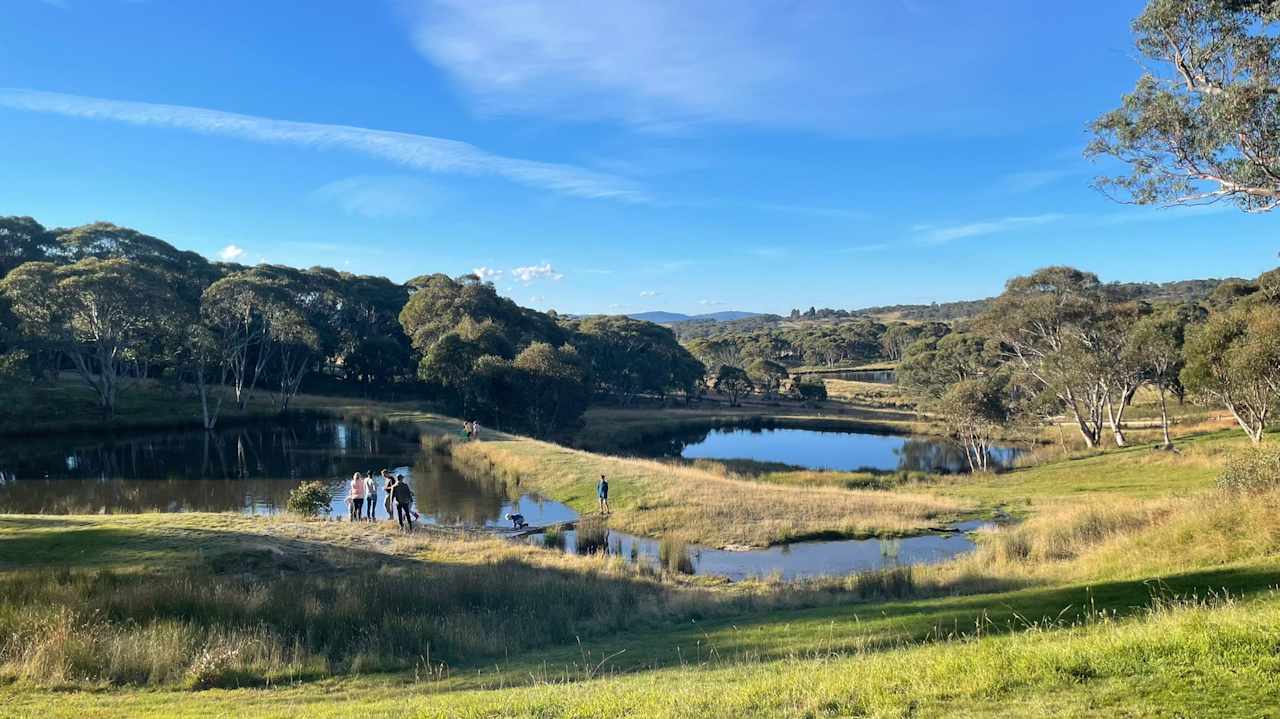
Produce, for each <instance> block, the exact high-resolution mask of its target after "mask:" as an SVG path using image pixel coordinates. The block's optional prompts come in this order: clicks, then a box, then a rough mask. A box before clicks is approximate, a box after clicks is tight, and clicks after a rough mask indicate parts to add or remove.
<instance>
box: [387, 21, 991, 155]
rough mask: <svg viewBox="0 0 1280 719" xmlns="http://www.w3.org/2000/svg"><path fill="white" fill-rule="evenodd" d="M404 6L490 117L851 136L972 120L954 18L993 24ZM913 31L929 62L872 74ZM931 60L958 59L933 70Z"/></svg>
mask: <svg viewBox="0 0 1280 719" xmlns="http://www.w3.org/2000/svg"><path fill="white" fill-rule="evenodd" d="M401 5H402V6H403V7H404V8H406V17H407V19H408V28H407V29H408V32H409V33H410V35H411V38H412V41H413V42H414V44H415V46H416V47H417V49H418V50H419V52H420V53H421V54H422V55H423V56H424V57H425V58H427V59H428V60H429V61H430V62H432V63H433V64H435V65H436V66H438V67H440V68H443V69H444V70H445V71H446V72H448V73H450V74H451V75H453V76H454V78H456V80H457V81H458V83H459V85H460V86H461V87H462V88H463V89H464V90H465V91H466V92H467V93H468V94H469V95H470V96H471V97H472V98H473V99H474V101H475V103H476V105H477V106H478V107H479V108H480V109H482V110H484V111H487V112H507V113H530V112H533V113H542V114H549V115H555V116H559V117H562V118H570V119H574V120H577V121H594V120H598V119H601V118H607V119H616V120H621V121H623V122H627V123H630V124H632V125H634V126H638V127H642V128H649V129H657V130H664V131H672V130H678V129H682V128H684V127H686V126H688V125H690V124H693V123H704V122H717V123H719V122H731V123H746V124H753V125H769V126H801V127H819V128H824V129H833V130H837V131H840V132H850V131H855V132H856V131H859V130H864V129H867V128H868V127H871V126H874V128H875V130H876V131H878V132H883V131H889V132H901V131H902V130H903V128H904V126H906V125H909V124H914V125H916V126H920V125H925V124H928V125H931V126H932V127H935V128H953V127H954V125H955V122H956V121H957V120H958V119H959V116H960V115H962V114H964V113H968V114H973V113H974V112H975V111H974V110H973V101H972V96H971V95H970V94H969V93H967V92H965V91H964V89H963V88H962V87H957V86H958V85H961V83H958V82H954V81H953V80H955V79H957V78H964V77H967V76H970V75H967V74H966V72H967V71H968V72H971V71H972V70H971V68H972V65H973V64H974V63H975V62H978V61H979V60H980V54H979V53H976V52H975V51H974V50H973V48H972V47H966V43H967V42H968V41H967V39H965V37H964V35H963V33H955V32H954V28H955V22H956V21H957V20H958V19H965V20H968V21H971V22H974V23H975V26H980V25H981V23H982V22H984V19H985V18H986V17H990V16H991V15H992V12H991V11H990V10H986V9H983V8H974V7H972V5H966V6H965V12H966V13H968V15H958V14H957V13H956V12H955V10H954V9H948V10H947V11H946V12H940V13H930V14H929V16H928V17H925V18H924V19H923V20H922V19H921V16H920V15H918V12H919V9H920V7H921V5H920V4H919V3H915V2H911V3H901V4H900V3H849V2H841V1H840V0H814V1H813V2H806V3H800V4H796V3H791V2H747V3H744V2H739V1H737V0H700V1H699V2H686V1H685V0H616V1H614V2H609V3H603V4H602V3H597V2H594V1H593V0H498V1H492V2H478V1H477V0H401ZM904 27H910V28H911V31H912V32H911V34H910V35H909V37H910V42H911V43H912V44H913V45H914V46H915V48H917V50H918V52H925V53H927V55H926V56H925V59H923V60H921V61H919V62H914V63H897V64H895V66H894V72H892V73H884V72H879V71H877V70H876V68H878V67H880V66H881V64H882V63H883V58H884V57H885V56H887V55H890V54H893V53H894V52H896V51H898V49H899V48H897V47H896V46H895V44H894V43H895V41H900V40H901V39H902V38H903V30H902V28H904ZM920 48H926V49H920ZM935 57H936V58H939V59H941V58H946V60H947V64H946V65H945V66H941V65H940V64H939V63H935V62H932V61H929V60H930V59H932V58H935ZM918 59H919V58H918ZM837 77H838V78H839V81H838V82H837V81H833V78H837ZM904 88H911V92H906V91H904ZM876 98H893V100H895V101H896V102H895V103H893V104H889V103H884V102H880V103H877V102H876V101H875V99H876ZM923 98H928V100H927V103H928V104H927V105H926V104H925V101H924V100H923ZM926 109H928V110H930V111H929V112H924V111H923V110H926ZM895 110H896V111H897V112H891V111H895ZM970 119H973V118H970Z"/></svg>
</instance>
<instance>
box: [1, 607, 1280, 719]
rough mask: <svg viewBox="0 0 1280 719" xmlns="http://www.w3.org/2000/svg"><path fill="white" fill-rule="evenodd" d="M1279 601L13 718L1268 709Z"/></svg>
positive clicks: (39, 694) (93, 704) (45, 698)
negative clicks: (523, 683) (833, 649)
mask: <svg viewBox="0 0 1280 719" xmlns="http://www.w3.org/2000/svg"><path fill="white" fill-rule="evenodd" d="M1278 640H1280V601H1277V600H1275V599H1267V600H1264V601H1260V602H1256V603H1249V604H1245V605H1239V606H1233V607H1227V608H1215V609H1210V608H1196V607H1188V608H1182V609H1168V610H1162V611H1156V612H1153V613H1151V614H1150V616H1148V617H1145V618H1143V619H1141V620H1138V621H1132V622H1114V621H1108V620H1100V621H1095V622H1092V623H1089V624H1085V625H1082V626H1079V627H1074V628H1064V629H1048V630H1038V631H1033V632H1030V633H1028V634H1020V635H1016V636H1012V637H994V638H986V639H982V640H980V641H976V642H963V643H959V644H950V643H947V644H934V645H925V646H919V647H913V648H908V649H904V650H899V651H892V652H869V653H865V654H859V655H855V656H845V657H841V656H835V657H831V658H795V659H790V660H781V661H777V662H768V663H763V664H749V665H717V664H715V663H709V664H700V663H690V664H687V665H686V666H684V667H679V668H671V669H665V670H660V671H654V672H649V673H643V674H634V675H628V676H620V677H608V678H604V679H595V680H588V681H581V682H577V683H571V684H560V683H553V684H540V685H533V686H527V687H516V688H507V689H504V690H501V691H493V690H472V691H463V692H447V691H446V692H442V691H440V690H439V689H438V688H437V687H435V686H433V685H432V684H430V683H425V684H414V683H411V682H410V681H408V680H403V679H386V678H369V679H347V680H336V681H330V682H325V683H323V684H321V685H319V686H315V685H305V686H298V687H292V688H286V689H279V690H270V691H252V690H249V691H246V690H237V691H213V692H204V693H199V694H184V693H178V692H108V693H93V694H86V693H76V694H65V693H57V694H50V693H46V692H44V691H27V692H24V691H12V690H9V691H6V690H0V696H3V695H4V694H5V693H8V694H9V695H10V696H8V697H6V698H7V699H8V701H7V702H6V709H7V711H8V712H10V713H11V714H12V715H14V716H42V717H47V716H81V717H92V716H115V715H119V714H120V713H123V712H127V713H129V714H130V715H136V716H211V715H237V716H307V717H325V716H351V715H361V716H405V715H413V716H441V717H445V716H448V717H472V716H475V717H480V716H483V717H499V716H501V717H510V716H540V717H553V716H566V717H568V716H577V717H586V716H590V717H613V716H619V717H621V716H645V717H668V716H669V717H723V716H735V715H746V716H758V715H771V716H773V715H776V716H797V717H800V716H803V717H813V716H851V715H856V716H1002V717H1003V716H1050V715H1052V716H1138V717H1156V716H1210V715H1219V716H1268V715H1269V712H1271V711H1273V710H1274V707H1275V706H1276V705H1277V703H1278V702H1280V682H1277V681H1276V680H1277V678H1278V677H1277V674H1280V666H1278V664H1280V662H1278V661H1277V658H1276V656H1275V654H1274V651H1273V647H1274V646H1275V643H1276V642H1277V641H1278Z"/></svg>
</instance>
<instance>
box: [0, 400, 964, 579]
mask: <svg viewBox="0 0 1280 719" xmlns="http://www.w3.org/2000/svg"><path fill="white" fill-rule="evenodd" d="M383 467H386V468H390V469H392V471H394V472H396V473H398V474H401V475H403V476H404V477H405V479H406V480H407V481H408V482H409V483H410V484H411V486H412V487H413V490H414V494H415V495H416V497H417V500H418V507H417V508H418V511H419V512H421V513H422V517H421V519H422V521H423V522H426V523H429V524H439V525H447V526H468V527H489V528H492V529H509V528H510V523H509V522H507V520H506V519H505V517H506V515H507V514H508V513H512V514H515V513H518V514H522V515H524V518H525V520H526V521H527V522H529V523H530V524H531V525H533V526H535V527H538V526H544V525H551V524H557V523H561V522H570V521H574V520H576V519H577V517H578V515H577V513H576V512H574V510H573V509H571V508H569V507H568V506H566V505H564V504H562V503H560V502H556V501H552V500H549V499H544V498H541V497H538V496H537V495H534V494H529V493H511V492H510V490H509V488H508V487H507V486H506V485H505V484H504V483H503V482H501V481H498V480H496V479H483V478H480V479H476V478H470V477H467V476H464V475H463V474H462V473H460V472H458V471H457V470H456V469H454V468H453V467H452V466H451V465H450V464H449V461H448V459H447V458H445V457H443V456H441V455H438V454H434V453H431V452H425V451H423V450H422V449H421V448H420V447H419V446H418V444H417V442H416V441H414V440H412V439H407V438H404V437H401V436H398V435H396V434H394V433H390V432H378V431H374V430H372V429H369V428H367V427H365V426H363V425H360V424H355V423H350V422H344V421H339V420H333V419H325V418H298V419H293V420H290V421H288V422H285V423H273V424H250V425H244V426H238V427H229V428H224V429H221V430H219V431H217V432H213V433H206V432H201V431H171V432H152V433H143V434H128V435H119V436H108V437H87V436H74V435H73V436H64V437H58V438H55V439H46V440H29V439H22V440H8V441H5V442H3V443H2V444H0V513H17V514H71V513H74V514H84V513H90V514H110V513H135V512H226V511H234V512H242V513H245V514H256V515H269V514H274V513H277V512H281V511H283V509H284V507H285V502H286V500H287V499H288V496H289V492H290V490H292V489H293V488H294V487H296V486H297V485H298V484H299V483H301V482H303V481H308V480H319V481H324V482H326V483H328V484H329V485H330V487H331V488H332V489H333V492H334V494H333V500H332V504H331V506H330V516H331V517H334V518H339V517H345V516H346V515H347V509H346V491H347V482H346V481H345V479H346V478H350V476H351V473H352V472H356V471H361V472H364V471H372V472H375V473H376V472H377V471H378V470H380V469H382V468H383ZM379 494H381V487H380V488H379ZM378 514H379V516H380V517H384V516H385V513H384V511H383V509H382V507H381V504H380V503H379V508H378ZM966 528H968V527H967V525H966V526H962V527H960V529H966ZM541 537H542V535H534V536H533V537H531V538H530V539H529V541H532V542H541V541H542V538H541ZM565 538H566V545H567V546H566V550H567V551H570V552H574V551H577V546H576V539H577V538H576V536H575V533H574V532H573V531H572V530H571V531H569V532H567V533H566V537H565ZM972 548H973V542H972V541H971V540H970V539H969V538H968V537H967V536H964V535H963V534H952V535H924V536H919V537H908V538H904V539H885V540H880V539H866V540H845V541H822V542H799V543H796V544H791V545H786V546H780V547H771V548H768V549H759V550H751V551H741V552H739V551H726V550H720V549H711V548H707V547H697V546H690V547H688V548H687V549H686V550H685V551H687V556H688V560H689V561H688V564H689V565H690V566H689V569H690V570H692V571H693V572H695V573H698V574H713V575H721V576H726V577H729V578H732V579H742V578H745V577H752V576H768V575H771V574H774V573H777V574H779V575H781V576H782V577H783V578H787V579H792V578H801V577H813V576H822V575H838V574H848V573H851V572H858V571H865V570H868V569H878V568H883V567H892V566H900V565H906V564H918V563H931V562H939V561H943V560H946V559H949V558H951V557H954V556H956V555H957V554H962V553H964V552H967V551H969V550H971V549H972ZM605 549H606V551H613V552H616V553H618V554H620V555H621V556H623V557H624V558H626V559H628V560H631V561H640V562H647V563H652V564H656V563H657V562H658V561H659V555H660V553H661V552H660V547H659V542H658V541H656V540H653V539H648V538H643V537H635V536H631V535H628V534H625V533H621V532H613V531H610V532H609V536H608V541H607V546H606V548H605Z"/></svg>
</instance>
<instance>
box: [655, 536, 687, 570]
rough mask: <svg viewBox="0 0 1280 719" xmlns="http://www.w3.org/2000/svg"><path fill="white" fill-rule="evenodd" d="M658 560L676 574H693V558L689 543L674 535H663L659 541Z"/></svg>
mask: <svg viewBox="0 0 1280 719" xmlns="http://www.w3.org/2000/svg"><path fill="white" fill-rule="evenodd" d="M658 562H659V563H660V564H661V565H662V566H663V568H665V569H666V570H667V571H670V572H675V573H676V574H693V560H692V559H690V558H689V545H688V544H686V543H685V542H684V541H682V540H680V539H676V538H674V537H663V538H662V541H660V542H659V543H658Z"/></svg>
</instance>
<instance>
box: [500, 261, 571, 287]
mask: <svg viewBox="0 0 1280 719" xmlns="http://www.w3.org/2000/svg"><path fill="white" fill-rule="evenodd" d="M511 276H512V277H514V278H516V279H517V280H520V281H521V282H523V283H525V284H529V283H530V282H533V281H534V280H562V279H564V275H562V274H560V273H559V272H556V271H555V268H553V267H552V266H551V263H550V262H543V263H542V264H540V265H528V266H527V267H516V268H514V269H512V270H511Z"/></svg>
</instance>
